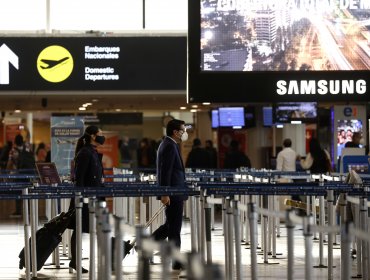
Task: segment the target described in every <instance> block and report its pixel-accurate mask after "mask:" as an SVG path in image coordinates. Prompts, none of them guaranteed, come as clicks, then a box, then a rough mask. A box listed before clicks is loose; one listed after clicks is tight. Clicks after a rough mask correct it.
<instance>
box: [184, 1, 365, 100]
mask: <svg viewBox="0 0 370 280" xmlns="http://www.w3.org/2000/svg"><path fill="white" fill-rule="evenodd" d="M195 2H196V1H195ZM369 17H370V1H368V0H325V1H321V0H320V1H318V0H202V1H200V3H194V2H193V1H190V2H189V20H188V22H189V58H188V62H189V83H188V87H189V90H188V100H189V101H190V102H261V101H262V102H286V101H353V99H355V100H356V101H369V100H370V98H369V94H370V93H369V90H368V88H369V86H370V85H369V83H370V81H369V72H368V71H369V69H370V44H369V42H370V40H369V39H370V21H369Z"/></svg>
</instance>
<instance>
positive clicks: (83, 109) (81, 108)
mask: <svg viewBox="0 0 370 280" xmlns="http://www.w3.org/2000/svg"><path fill="white" fill-rule="evenodd" d="M78 110H80V111H86V108H85V107H80V108H78Z"/></svg>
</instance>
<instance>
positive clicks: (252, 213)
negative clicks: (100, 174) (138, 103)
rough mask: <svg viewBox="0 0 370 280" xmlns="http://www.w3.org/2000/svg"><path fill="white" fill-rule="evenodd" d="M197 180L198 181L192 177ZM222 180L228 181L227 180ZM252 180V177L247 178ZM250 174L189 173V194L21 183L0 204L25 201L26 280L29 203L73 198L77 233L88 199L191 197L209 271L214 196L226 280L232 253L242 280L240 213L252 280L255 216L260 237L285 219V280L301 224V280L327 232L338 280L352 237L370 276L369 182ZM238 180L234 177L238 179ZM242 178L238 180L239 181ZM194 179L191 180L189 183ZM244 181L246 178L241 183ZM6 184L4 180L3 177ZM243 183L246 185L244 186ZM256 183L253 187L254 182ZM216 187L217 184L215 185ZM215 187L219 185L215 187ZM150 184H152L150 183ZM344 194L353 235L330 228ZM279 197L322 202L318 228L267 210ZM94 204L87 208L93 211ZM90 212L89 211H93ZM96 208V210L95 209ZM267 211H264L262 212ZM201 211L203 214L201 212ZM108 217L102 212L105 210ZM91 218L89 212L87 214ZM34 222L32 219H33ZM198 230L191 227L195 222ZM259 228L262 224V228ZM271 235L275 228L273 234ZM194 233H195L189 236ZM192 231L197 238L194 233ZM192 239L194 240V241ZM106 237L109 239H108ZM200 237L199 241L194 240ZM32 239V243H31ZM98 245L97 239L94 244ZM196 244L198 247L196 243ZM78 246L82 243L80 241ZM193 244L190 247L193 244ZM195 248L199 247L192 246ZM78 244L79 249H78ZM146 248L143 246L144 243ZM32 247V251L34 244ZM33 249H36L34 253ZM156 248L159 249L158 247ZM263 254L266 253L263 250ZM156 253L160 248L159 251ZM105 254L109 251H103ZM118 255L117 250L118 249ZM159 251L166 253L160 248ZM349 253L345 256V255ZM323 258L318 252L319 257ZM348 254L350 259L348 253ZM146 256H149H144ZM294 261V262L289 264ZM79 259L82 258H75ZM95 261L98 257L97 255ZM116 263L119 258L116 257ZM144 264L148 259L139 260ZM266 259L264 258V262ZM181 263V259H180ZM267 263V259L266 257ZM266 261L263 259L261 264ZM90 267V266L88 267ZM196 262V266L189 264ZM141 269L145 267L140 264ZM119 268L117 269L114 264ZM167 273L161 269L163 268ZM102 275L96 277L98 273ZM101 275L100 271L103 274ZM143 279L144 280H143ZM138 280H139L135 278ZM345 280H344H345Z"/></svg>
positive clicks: (3, 187)
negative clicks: (355, 215)
mask: <svg viewBox="0 0 370 280" xmlns="http://www.w3.org/2000/svg"><path fill="white" fill-rule="evenodd" d="M195 174H197V176H198V177H199V178H198V179H197V177H196V175H195ZM225 174H226V175H225ZM250 174H253V175H250ZM250 174H248V173H245V174H243V173H240V172H237V173H234V174H231V173H227V172H221V173H217V172H214V174H205V175H204V174H201V173H200V174H198V173H194V174H191V173H190V175H191V176H190V177H189V173H187V175H186V176H187V178H190V179H189V180H188V181H189V184H188V188H174V187H171V186H168V187H158V186H156V185H153V184H150V183H145V184H144V183H138V182H126V183H122V182H107V183H105V186H104V187H88V186H87V187H83V188H81V187H75V186H73V185H72V184H68V183H64V184H61V185H41V184H38V183H34V184H31V183H29V182H28V183H23V182H19V183H18V182H14V183H9V182H7V183H5V182H4V183H0V199H1V200H4V199H8V200H9V199H23V200H25V207H24V211H25V212H24V219H25V220H24V223H25V255H26V259H25V263H26V279H31V278H30V271H31V269H30V265H31V263H32V266H34V265H35V264H36V256H35V252H34V251H35V250H32V262H31V261H30V255H31V250H30V247H29V243H28V237H29V220H28V207H27V205H28V201H29V200H31V202H32V201H34V200H38V199H57V198H75V199H76V205H77V207H76V216H77V222H76V224H77V228H79V230H81V228H80V227H81V221H78V218H80V216H81V212H80V211H81V207H80V205H79V203H80V202H81V201H82V198H84V197H85V198H91V199H93V200H94V199H96V198H99V197H154V196H164V195H169V196H177V195H179V196H189V199H190V203H191V209H190V210H191V219H190V221H191V231H192V253H195V252H196V251H198V252H199V256H200V259H201V260H202V261H203V262H204V260H205V256H207V262H204V263H207V265H212V250H211V231H210V230H211V218H210V217H211V214H210V213H211V211H210V206H211V205H212V204H214V203H215V200H213V201H212V199H213V198H212V196H220V197H221V199H218V200H217V203H218V202H222V204H223V206H224V210H225V212H224V213H223V215H224V218H223V222H224V234H225V252H226V256H227V257H226V260H225V265H226V270H225V273H226V279H227V280H229V279H230V280H231V279H233V278H234V275H233V273H234V272H233V271H234V252H235V256H236V258H235V261H236V270H235V271H236V278H237V279H242V268H241V263H242V262H241V252H240V244H237V242H239V240H241V237H240V224H239V221H240V219H241V217H240V211H242V212H245V211H246V212H247V213H248V222H249V230H250V239H251V240H250V242H251V244H250V245H251V264H252V266H251V276H252V279H258V278H257V270H256V266H257V261H256V249H257V237H258V235H257V216H256V215H257V213H259V214H261V215H262V217H263V227H264V231H263V234H265V233H267V231H270V230H266V229H267V217H279V218H281V217H285V218H286V226H287V229H288V279H293V274H294V270H293V268H292V267H293V260H294V255H293V253H292V251H290V250H292V248H291V246H292V243H293V241H292V236H291V234H292V232H291V228H294V226H295V224H300V223H301V224H302V225H303V227H304V237H305V248H306V250H307V252H308V253H306V262H305V264H306V265H305V267H306V271H305V276H306V279H312V271H311V269H312V255H310V254H309V252H310V251H311V250H312V234H313V233H314V232H320V233H323V232H327V233H328V237H329V244H330V246H328V248H329V247H330V248H331V249H332V243H333V239H332V238H333V236H332V234H335V233H338V232H341V234H342V243H343V244H345V246H347V247H345V246H344V248H343V250H344V252H342V254H343V263H342V264H341V269H343V271H341V273H342V275H348V274H349V273H350V271H348V270H350V269H349V268H348V267H350V265H348V263H346V261H348V258H347V257H348V256H347V255H348V253H349V249H348V246H349V245H348V242H350V241H348V240H351V236H348V235H350V234H353V235H354V236H356V237H357V238H358V239H361V240H363V241H361V242H362V243H360V244H361V248H362V256H361V261H362V267H361V269H360V270H361V275H362V276H364V277H365V278H364V279H367V278H366V277H367V276H368V275H369V273H368V267H370V265H369V247H370V246H368V228H367V219H368V216H366V215H367V210H368V208H367V204H368V202H367V200H368V199H367V198H368V197H370V191H369V189H370V187H369V186H370V181H369V180H364V183H363V184H362V185H358V184H348V183H342V182H324V180H323V178H324V177H323V176H322V177H320V181H319V182H300V183H278V182H275V181H274V180H275V179H276V178H281V177H284V176H288V177H289V176H292V177H294V178H296V177H295V176H294V175H297V174H296V173H295V174H288V173H282V172H265V171H262V172H257V171H254V172H251V173H250ZM266 174H269V176H272V177H273V178H271V177H270V178H268V179H266V178H264V176H265V175H266ZM0 175H1V176H7V177H6V178H7V179H17V178H28V179H30V178H36V177H35V176H32V175H24V174H19V175H9V174H0ZM236 175H237V176H236ZM239 175H240V177H239ZM192 176H193V177H192ZM243 176H245V177H243ZM298 176H302V178H306V177H307V174H306V173H305V174H298ZM4 178H5V177H4ZM112 178H133V177H132V176H125V175H121V176H119V175H114V176H112ZM225 178H226V179H230V180H233V181H229V182H227V180H225ZM256 178H257V179H258V180H261V181H263V182H261V181H260V182H252V180H255V179H256ZM201 180H205V181H207V180H209V182H204V181H201ZM236 180H242V182H235V181H236ZM243 180H248V181H246V182H244V181H243ZM258 180H257V181H258ZM216 181H217V182H216ZM218 181H219V182H218ZM152 183H153V182H152ZM20 190H22V194H15V193H12V192H13V191H18V192H19V191H20ZM340 193H345V194H347V195H348V196H350V197H359V200H358V201H359V205H360V207H359V208H360V209H359V210H360V211H362V212H360V215H359V216H360V217H361V228H354V229H352V227H351V225H350V224H347V223H345V224H342V226H341V227H338V226H335V225H334V220H333V213H334V212H333V204H334V203H333V202H334V195H335V194H340ZM275 195H277V196H279V195H305V196H319V197H322V201H320V213H319V214H320V225H316V222H314V220H313V217H312V216H307V217H303V218H302V217H298V216H296V215H295V214H294V213H292V212H291V211H288V212H287V213H286V214H284V213H283V212H276V211H275V210H274V209H270V208H269V201H268V200H267V198H268V197H269V196H275ZM254 196H262V198H263V199H262V201H263V205H262V207H258V206H257V205H256V202H255V198H254ZM324 196H327V200H328V204H327V208H328V211H329V212H328V218H329V226H325V220H323V219H325V212H324V211H325V207H324V203H323V199H324ZM242 197H245V203H244V202H243V200H242ZM93 205H94V204H92V206H91V207H93ZM91 207H90V208H91ZM96 207H98V206H96ZM266 207H267V209H264V208H266ZM34 208H35V206H34V205H33V204H32V207H31V211H34ZM202 209H204V211H203V210H202ZM104 211H106V210H104ZM104 211H103V212H102V213H100V214H99V215H105V214H107V213H106V212H104ZM91 213H93V212H91ZM30 216H31V218H32V216H33V215H32V213H31V215H30ZM92 216H94V215H93V214H92V215H90V219H91V217H92ZM102 219H103V220H101V221H100V223H103V224H104V225H103V226H101V229H102V231H103V232H106V233H108V232H110V228H109V226H108V225H107V223H108V220H109V219H106V218H105V220H104V218H102ZM197 219H198V222H199V223H198V225H196V224H194V223H196V222H197ZM261 224H262V222H261ZM34 227H36V225H35V224H34V222H32V221H31V230H32V239H33V240H35V229H34ZM273 230H274V231H275V228H274V229H273ZM193 231H194V232H193ZM195 231H196V232H195ZM193 234H196V236H195V238H194V237H193ZM108 235H109V234H108ZM108 235H103V238H102V239H101V240H103V241H104V244H105V245H104V246H103V247H102V248H103V249H102V250H103V254H104V256H105V258H104V261H107V260H108V261H109V258H108V257H107V256H108V255H110V251H109V250H110V249H109V245H108V243H107V239H106V238H107V236H108ZM196 237H198V238H196ZM32 239H31V240H32ZM78 239H81V236H80V234H78ZM98 239H99V238H98ZM197 239H198V241H197V242H196V240H197ZM78 242H81V240H79V241H78ZM268 242H269V240H268V238H267V236H266V235H263V243H264V245H265V246H267V245H266V244H267V243H268ZM193 243H194V244H193ZM195 243H197V244H195ZM80 244H81V243H80ZM144 244H145V242H144ZM32 246H35V244H34V243H32ZM33 248H34V247H33ZM156 248H157V247H156ZM265 248H267V247H265ZM157 249H158V248H157ZM107 250H108V251H107ZM117 250H119V249H117ZM143 250H146V251H152V250H153V248H149V249H148V248H146V245H145V246H144V247H143ZM163 250H168V249H166V248H164V249H163ZM346 250H347V251H346ZM264 254H267V250H264ZM321 254H322V252H321V249H320V255H321ZM349 254H350V253H349ZM144 256H147V255H146V253H145V254H144ZM292 256H293V259H292ZM328 256H329V258H328V262H329V268H328V271H329V272H328V279H332V253H328ZM78 257H80V256H78ZM98 257H99V254H98ZM117 257H120V255H117ZM143 258H144V259H146V258H147V257H143ZM266 258H267V256H266ZM180 259H181V258H180ZM264 259H265V256H264ZM321 259H322V257H321V256H320V264H321ZM265 260H266V259H265ZM91 262H92V261H91ZM192 262H194V261H192ZM144 263H146V262H145V261H144ZM117 264H118V263H117ZM80 265H81V259H80V260H77V266H80ZM105 265H106V263H105V264H101V266H99V267H98V275H101V276H102V277H107V275H110V274H111V271H109V270H108V271H107V270H104V267H105ZM345 265H347V266H348V267H347V268H346V269H344V268H342V266H345ZM163 269H165V268H163ZM90 270H91V271H93V269H92V267H90ZM99 270H100V271H99ZM102 270H104V271H102ZM32 272H33V274H32V277H35V275H36V276H37V274H35V273H37V272H36V269H35V268H34V267H33V268H32ZM80 277H81V273H80V272H78V273H77V279H81V278H80ZM143 277H144V276H143ZM139 278H140V277H139ZM104 279H106V278H104ZM343 279H348V278H343Z"/></svg>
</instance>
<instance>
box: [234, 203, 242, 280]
mask: <svg viewBox="0 0 370 280" xmlns="http://www.w3.org/2000/svg"><path fill="white" fill-rule="evenodd" d="M233 204H234V234H235V263H236V279H238V280H241V279H242V253H241V246H240V243H239V242H240V240H241V237H240V212H239V209H238V199H237V198H236V197H234V200H233Z"/></svg>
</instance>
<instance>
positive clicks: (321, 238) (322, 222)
mask: <svg viewBox="0 0 370 280" xmlns="http://www.w3.org/2000/svg"><path fill="white" fill-rule="evenodd" d="M319 185H320V186H322V187H324V179H323V178H322V177H321V176H320V182H319ZM319 209H320V210H319V226H321V227H323V226H324V225H325V203H324V196H319ZM314 267H315V268H327V266H326V265H325V264H324V233H323V232H322V231H320V232H319V264H318V265H315V266H314Z"/></svg>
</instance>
